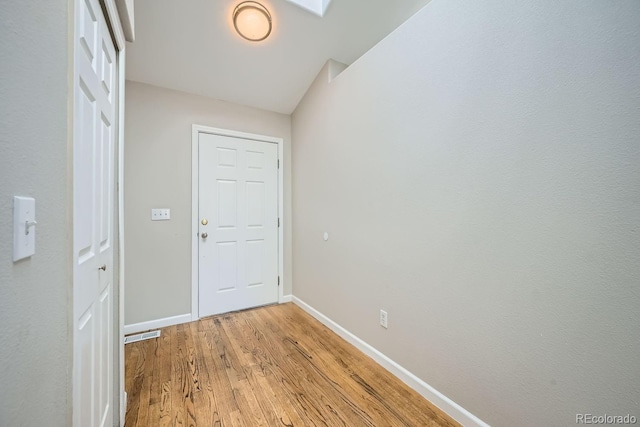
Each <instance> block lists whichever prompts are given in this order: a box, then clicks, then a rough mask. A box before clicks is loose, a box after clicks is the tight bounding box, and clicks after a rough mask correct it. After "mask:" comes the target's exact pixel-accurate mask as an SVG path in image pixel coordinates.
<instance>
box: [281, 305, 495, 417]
mask: <svg viewBox="0 0 640 427" xmlns="http://www.w3.org/2000/svg"><path fill="white" fill-rule="evenodd" d="M293 302H294V304H296V305H297V306H299V307H300V308H302V309H303V310H304V311H306V312H307V313H309V314H310V315H312V316H313V317H315V318H316V319H317V320H319V321H320V322H321V323H322V324H324V325H325V326H326V327H328V328H329V329H331V330H332V331H333V332H335V333H336V334H338V335H339V336H341V337H342V338H343V339H345V340H346V341H347V342H349V343H350V344H352V345H353V346H355V347H356V348H357V349H358V350H360V351H362V352H363V353H364V354H366V355H367V356H369V357H371V358H372V359H373V360H375V361H376V362H377V363H378V364H379V365H380V366H382V367H383V368H385V369H386V370H387V371H389V372H391V373H392V374H393V375H395V376H396V377H398V378H399V379H400V380H402V381H403V382H404V383H405V384H407V385H408V386H409V387H411V388H412V389H414V390H415V391H417V392H418V393H420V395H422V397H424V398H425V399H427V400H428V401H429V402H431V403H433V404H434V405H435V406H437V407H438V408H440V409H441V410H442V411H443V412H445V413H446V414H447V415H449V416H450V417H451V418H453V419H454V420H456V421H458V422H459V423H460V424H462V425H463V426H465V427H490V426H489V424H487V423H485V422H484V421H482V420H480V419H479V418H478V417H476V416H475V415H473V414H472V413H470V412H469V411H467V410H466V409H464V408H463V407H462V406H460V405H458V404H457V403H455V402H454V401H453V400H451V399H449V398H448V397H447V396H445V395H444V394H442V393H440V392H439V391H438V390H436V389H435V388H433V387H431V386H430V385H429V384H427V383H426V382H424V381H422V380H421V379H420V378H418V377H417V376H415V375H414V374H412V373H411V372H409V371H408V370H407V369H405V368H403V367H402V366H400V365H399V364H398V363H396V362H394V361H393V360H391V359H390V358H389V357H387V356H385V355H384V354H383V353H381V352H380V351H378V350H377V349H375V348H374V347H372V346H371V345H369V344H367V343H366V342H364V341H363V340H361V339H360V338H358V337H357V336H355V335H354V334H352V333H351V332H349V331H348V330H346V329H345V328H343V327H342V326H340V325H338V324H337V323H336V322H334V321H333V320H331V319H329V318H328V317H327V316H325V315H324V314H322V313H320V312H319V311H318V310H316V309H315V308H313V307H311V306H310V305H309V304H307V303H305V302H304V301H302V300H301V299H300V298H297V297H296V296H293Z"/></svg>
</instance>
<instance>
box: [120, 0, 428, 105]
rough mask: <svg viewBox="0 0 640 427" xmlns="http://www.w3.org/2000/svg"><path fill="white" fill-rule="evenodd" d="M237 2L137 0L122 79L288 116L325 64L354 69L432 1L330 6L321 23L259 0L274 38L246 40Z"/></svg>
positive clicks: (336, 0) (338, 0)
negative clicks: (236, 20) (238, 24)
mask: <svg viewBox="0 0 640 427" xmlns="http://www.w3.org/2000/svg"><path fill="white" fill-rule="evenodd" d="M241 1H242V0H136V2H135V20H136V22H135V25H136V41H135V42H134V43H130V44H128V46H127V79H129V80H135V81H139V82H144V83H149V84H153V85H157V86H162V87H166V88H170V89H176V90H181V91H185V92H189V93H194V94H198V95H204V96H209V97H212V98H216V99H220V100H224V101H229V102H234V103H237V104H242V105H248V106H252V107H257V108H263V109H266V110H271V111H276V112H280V113H285V114H289V113H291V112H292V111H293V110H294V109H295V107H296V105H297V104H298V102H299V101H300V99H301V98H302V96H303V95H304V93H305V91H306V90H307V88H308V87H309V85H310V84H311V82H312V81H313V79H314V77H315V76H316V75H317V73H318V71H319V70H320V68H321V67H322V65H323V64H324V63H325V62H326V61H327V60H328V59H335V60H336V61H340V62H343V63H345V64H351V63H353V62H354V61H355V60H356V59H358V58H359V57H360V56H362V55H363V54H364V53H365V52H366V51H367V50H369V49H370V48H371V47H373V46H374V45H375V44H376V43H378V42H379V41H380V40H382V39H383V38H384V37H385V36H387V35H388V34H389V33H391V32H392V31H393V30H394V29H396V28H397V27H398V26H399V25H401V24H402V23H403V22H404V21H406V20H407V19H408V18H409V17H411V15H413V14H414V13H415V12H417V11H418V10H419V9H420V8H422V7H423V6H424V5H425V4H427V3H428V2H429V0H333V1H331V3H330V4H329V5H328V8H327V10H326V12H325V14H324V17H319V16H317V15H315V14H313V13H310V12H309V11H307V10H304V9H303V8H300V7H298V6H296V5H295V4H294V3H292V2H290V1H286V0H264V1H262V0H260V2H261V3H262V4H263V5H264V6H266V7H267V8H268V9H269V10H270V12H271V15H272V19H273V32H272V34H271V35H270V37H269V38H268V39H267V40H265V41H263V42H258V43H255V42H249V41H246V40H244V39H242V38H240V37H239V36H238V35H237V34H236V33H235V31H234V29H233V24H232V21H231V15H232V12H233V9H234V7H235V6H236V5H237V4H238V3H240V2H241Z"/></svg>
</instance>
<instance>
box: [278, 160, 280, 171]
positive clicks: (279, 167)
mask: <svg viewBox="0 0 640 427" xmlns="http://www.w3.org/2000/svg"><path fill="white" fill-rule="evenodd" d="M278 169H280V159H278Z"/></svg>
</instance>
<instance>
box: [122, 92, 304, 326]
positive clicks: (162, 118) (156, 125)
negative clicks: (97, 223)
mask: <svg viewBox="0 0 640 427" xmlns="http://www.w3.org/2000/svg"><path fill="white" fill-rule="evenodd" d="M125 114H126V118H125V120H126V124H125V139H126V145H125V162H124V163H125V164H124V174H125V229H126V231H125V232H126V239H125V257H126V259H125V263H126V268H125V275H126V276H125V324H127V325H130V324H134V323H140V322H145V321H150V320H157V319H162V318H165V317H170V316H176V315H181V314H186V313H191V125H193V124H199V125H205V126H211V127H218V128H224V129H232V130H237V131H242V132H249V133H256V134H262V135H268V136H275V137H281V138H283V139H284V163H283V166H284V186H285V189H284V210H285V212H284V214H285V218H284V223H283V225H284V240H285V241H284V250H285V253H284V269H285V272H284V286H285V287H284V293H285V295H287V294H290V293H291V280H290V279H291V247H292V245H291V196H290V195H291V173H290V171H291V161H290V157H291V156H290V153H291V150H290V141H291V136H290V133H291V117H290V116H287V115H284V114H278V113H273V112H269V111H265V110H259V109H255V108H250V107H244V106H240V105H236V104H231V103H228V102H223V101H218V100H215V99H211V98H205V97H200V96H196V95H191V94H187V93H183V92H177V91H173V90H168V89H163V88H159V87H156V86H150V85H147V84H143V83H137V82H132V81H128V82H127V86H126V105H125ZM152 208H170V209H171V220H170V221H156V222H152V221H151V219H150V217H151V209H152Z"/></svg>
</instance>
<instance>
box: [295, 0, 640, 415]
mask: <svg viewBox="0 0 640 427" xmlns="http://www.w3.org/2000/svg"><path fill="white" fill-rule="evenodd" d="M638 23H640V2H638V1H635V0H620V1H616V2H603V1H600V0H597V1H596V0H581V1H573V0H571V1H563V2H558V1H555V0H540V1H512V0H484V1H473V2H471V1H465V0H434V1H432V2H431V3H429V4H428V5H427V6H426V7H425V8H424V9H422V10H421V11H420V12H418V14H417V15H415V16H414V17H413V18H411V19H410V20H409V21H408V22H406V23H405V24H404V25H402V26H401V27H400V28H399V29H397V30H396V31H395V32H394V33H392V34H391V35H390V36H389V37H387V38H386V39H385V40H383V41H382V42H381V43H379V44H378V45H377V46H375V47H374V48H373V49H372V50H370V51H369V52H368V53H367V54H366V55H364V56H363V57H362V58H360V59H359V60H358V61H356V62H355V63H354V64H352V65H351V66H350V67H349V68H347V69H346V70H345V71H343V72H342V73H341V74H340V75H338V76H337V77H336V78H335V79H334V80H333V81H332V82H331V83H327V81H328V78H327V69H325V70H323V72H322V73H321V74H320V75H319V77H318V78H317V80H316V82H315V83H314V84H313V86H312V87H311V88H310V89H309V91H308V92H307V94H306V95H305V97H304V98H303V100H302V102H301V104H300V105H299V106H298V108H297V109H296V111H295V112H294V114H293V117H292V135H293V163H292V164H293V176H294V180H293V201H294V206H293V212H294V228H293V237H294V239H293V242H294V246H293V251H294V280H293V284H294V289H293V291H294V295H295V296H296V297H299V298H300V299H302V300H303V301H304V302H306V303H308V304H310V305H311V306H312V307H314V308H316V309H317V310H319V311H320V312H322V313H323V314H325V315H327V316H328V317H329V318H331V319H332V320H334V321H336V322H337V323H338V324H340V325H341V326H343V327H344V328H346V329H347V330H349V331H351V332H352V333H355V335H357V336H358V337H360V338H362V339H363V340H365V341H366V342H368V343H369V344H371V345H373V346H374V347H376V348H377V349H379V350H380V351H382V352H383V353H385V354H386V355H387V356H389V357H390V358H391V359H393V360H395V361H396V362H398V363H400V364H401V365H403V366H404V367H406V368H407V369H409V370H410V371H411V372H413V373H414V374H416V375H417V376H418V377H420V378H421V379H423V380H425V381H426V382H427V383H428V384H430V385H432V386H433V387H435V388H436V389H437V390H439V391H440V392H442V393H444V394H445V395H446V396H448V397H450V398H452V399H453V400H454V401H455V402H457V403H459V404H461V405H462V406H463V407H465V408H466V409H468V410H469V411H471V412H472V413H473V414H475V415H477V416H478V417H480V418H481V419H483V420H484V421H486V422H488V423H490V424H491V425H495V426H523V427H526V426H531V427H534V426H535V427H537V426H543V425H544V426H566V425H574V424H575V421H576V413H584V412H587V413H592V414H605V413H606V414H620V415H625V414H627V413H631V414H634V415H636V416H640V413H639V412H638V411H639V409H638V408H640V383H639V382H638V378H640V364H639V363H638V354H640V340H639V339H638V333H639V331H640V310H638V307H640V286H638V284H639V283H640V238H639V235H638V233H640V167H639V166H638V165H640V144H639V139H638V138H639V135H640V66H639V64H640V26H639V25H638ZM325 231H327V232H328V233H329V236H330V237H329V240H328V241H326V242H325V241H324V240H323V232H325ZM380 309H385V310H387V311H388V319H389V328H388V329H383V328H381V327H380V326H379V325H378V314H379V310H380Z"/></svg>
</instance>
